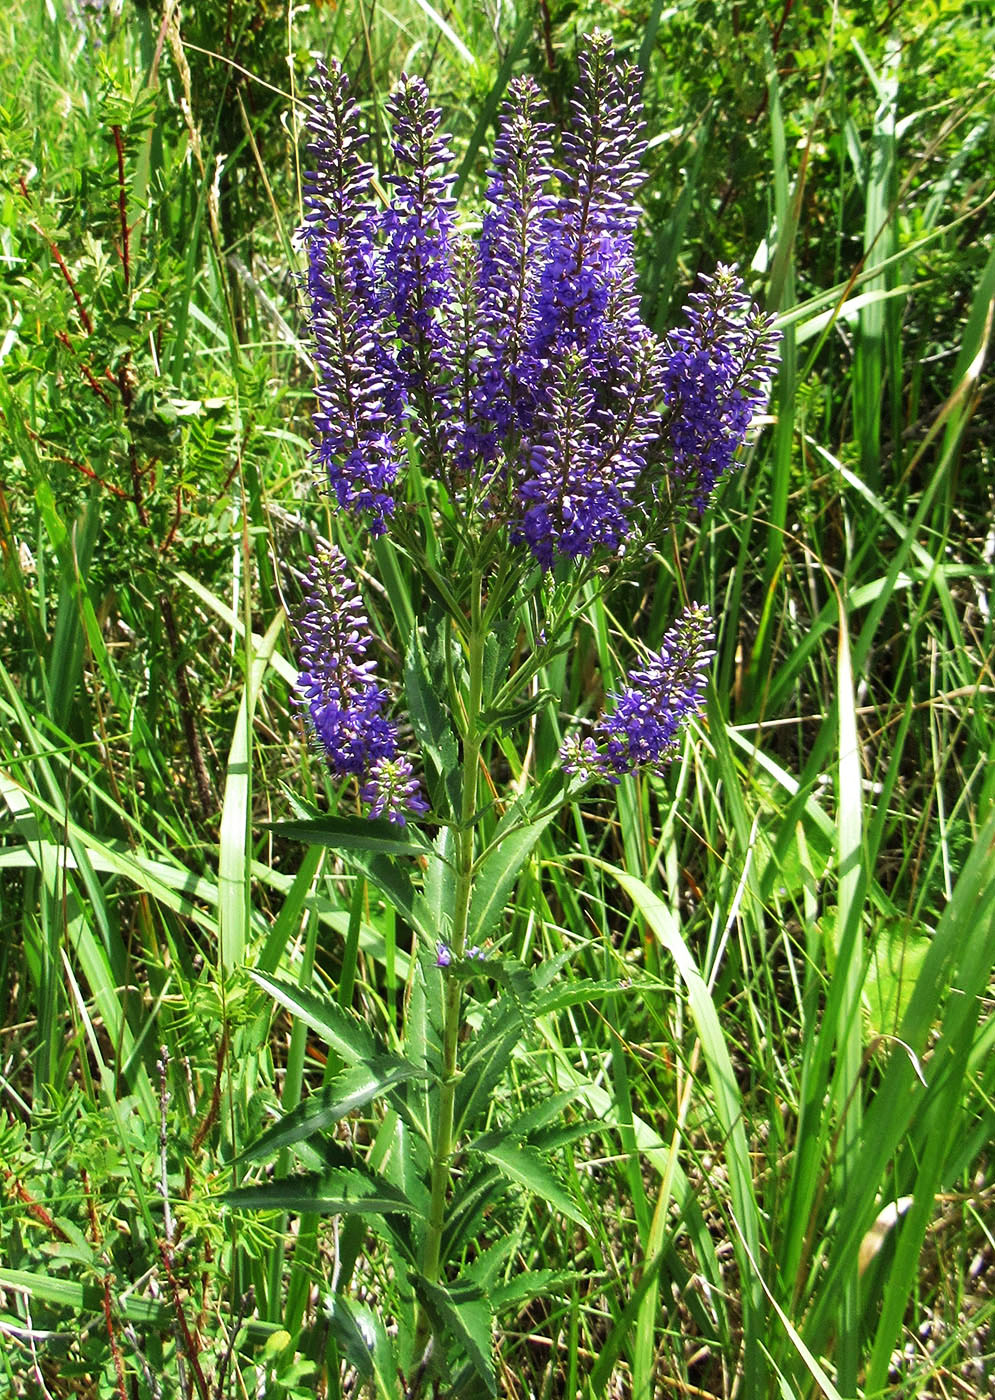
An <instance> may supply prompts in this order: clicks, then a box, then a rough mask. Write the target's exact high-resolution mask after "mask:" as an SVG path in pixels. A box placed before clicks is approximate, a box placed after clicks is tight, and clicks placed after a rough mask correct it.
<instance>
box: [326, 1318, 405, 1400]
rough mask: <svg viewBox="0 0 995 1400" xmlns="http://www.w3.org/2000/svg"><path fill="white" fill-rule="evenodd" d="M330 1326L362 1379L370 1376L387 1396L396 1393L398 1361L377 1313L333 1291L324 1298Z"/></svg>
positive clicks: (382, 1394)
mask: <svg viewBox="0 0 995 1400" xmlns="http://www.w3.org/2000/svg"><path fill="white" fill-rule="evenodd" d="M325 1316H326V1317H327V1318H328V1325H329V1330H330V1331H331V1333H332V1336H333V1337H334V1338H335V1341H336V1343H337V1344H338V1347H339V1350H340V1351H341V1352H342V1354H343V1356H344V1357H345V1358H346V1360H347V1361H348V1362H349V1364H350V1365H352V1366H354V1367H355V1368H356V1370H357V1371H358V1372H359V1375H360V1378H361V1379H363V1380H373V1381H374V1382H375V1384H376V1388H377V1394H378V1395H379V1396H381V1397H383V1398H384V1400H386V1397H394V1396H395V1395H396V1394H397V1385H396V1382H395V1381H394V1379H393V1378H394V1377H395V1375H396V1372H397V1365H396V1361H395V1358H394V1352H393V1348H392V1346H391V1343H390V1338H389V1337H388V1336H387V1333H386V1331H385V1330H384V1325H383V1322H382V1321H381V1320H380V1318H379V1317H378V1316H377V1314H376V1313H375V1312H374V1311H373V1310H372V1309H371V1308H368V1307H366V1306H365V1304H363V1303H358V1302H356V1301H355V1300H354V1299H352V1298H347V1297H345V1296H344V1295H343V1294H341V1293H333V1294H332V1295H331V1296H330V1297H329V1298H327V1299H326V1302H325Z"/></svg>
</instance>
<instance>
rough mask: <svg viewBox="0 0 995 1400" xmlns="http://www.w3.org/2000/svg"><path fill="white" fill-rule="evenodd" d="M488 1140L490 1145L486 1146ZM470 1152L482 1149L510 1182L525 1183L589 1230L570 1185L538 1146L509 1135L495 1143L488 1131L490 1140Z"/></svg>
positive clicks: (535, 1194) (577, 1223) (480, 1141)
mask: <svg viewBox="0 0 995 1400" xmlns="http://www.w3.org/2000/svg"><path fill="white" fill-rule="evenodd" d="M485 1143H486V1145H482V1144H485ZM470 1151H472V1152H479V1153H480V1155H481V1156H482V1157H485V1158H486V1159H487V1161H488V1162H493V1164H494V1166H496V1167H497V1168H498V1170H499V1171H500V1172H501V1173H502V1174H503V1175H504V1176H506V1177H507V1178H508V1180H509V1181H514V1182H516V1183H517V1184H518V1185H519V1186H524V1187H525V1189H526V1190H527V1191H531V1192H532V1194H533V1195H534V1196H539V1197H541V1198H542V1199H543V1200H545V1201H548V1202H549V1204H550V1205H551V1206H552V1207H553V1208H554V1209H555V1210H558V1211H559V1212H560V1214H561V1215H565V1216H566V1217H567V1219H568V1220H572V1221H573V1222H574V1224H576V1225H580V1226H581V1228H582V1229H584V1230H589V1226H588V1224H587V1221H586V1220H585V1218H584V1216H583V1215H582V1214H581V1212H580V1211H579V1210H578V1209H577V1207H576V1206H575V1205H574V1203H573V1201H572V1200H571V1199H570V1197H569V1196H568V1194H567V1191H566V1188H565V1187H564V1186H563V1184H562V1183H561V1182H560V1180H559V1179H558V1177H557V1176H556V1175H555V1173H554V1172H553V1170H552V1168H551V1167H550V1165H549V1163H548V1162H544V1161H543V1159H542V1158H541V1157H540V1156H539V1154H538V1152H536V1150H535V1149H534V1148H532V1147H523V1146H522V1145H521V1144H520V1143H516V1142H514V1141H513V1140H512V1139H510V1138H507V1137H505V1138H504V1140H503V1141H497V1142H495V1141H493V1135H492V1134H488V1138H487V1139H486V1140H485V1139H483V1138H481V1139H479V1140H478V1142H477V1143H471V1144H470Z"/></svg>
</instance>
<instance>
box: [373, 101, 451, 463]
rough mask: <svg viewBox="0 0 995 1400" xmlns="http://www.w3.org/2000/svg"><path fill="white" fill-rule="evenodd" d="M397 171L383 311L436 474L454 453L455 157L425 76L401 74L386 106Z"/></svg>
mask: <svg viewBox="0 0 995 1400" xmlns="http://www.w3.org/2000/svg"><path fill="white" fill-rule="evenodd" d="M387 111H388V115H389V116H390V119H391V124H392V136H393V139H392V141H391V145H392V148H393V151H394V156H395V158H396V160H397V173H396V174H394V175H391V176H390V177H389V178H390V184H391V185H392V187H393V199H392V200H391V204H390V208H389V209H388V210H387V211H386V214H385V215H384V228H385V231H386V238H387V241H386V246H385V247H384V250H383V259H382V263H381V268H382V273H383V278H384V297H385V306H386V309H387V311H388V312H389V314H390V317H391V320H392V323H393V328H394V333H395V335H396V336H397V339H398V340H399V342H400V350H399V352H398V357H397V365H398V369H397V373H398V388H399V391H400V393H401V394H402V395H403V396H404V397H405V399H413V401H414V403H415V404H416V405H417V410H418V411H417V413H416V414H415V415H414V418H413V420H412V426H413V427H414V428H415V429H416V432H418V434H419V436H420V437H421V439H422V445H423V448H425V449H427V451H428V456H429V458H430V459H434V460H433V461H431V466H432V468H433V469H434V470H436V471H440V470H443V471H444V470H445V466H446V462H445V458H446V456H447V453H450V452H451V451H452V450H453V447H454V445H455V438H454V434H453V423H452V419H453V414H454V402H455V399H456V397H457V395H458V385H457V384H456V383H455V380H454V375H453V368H454V358H455V357H456V356H457V355H458V353H459V347H458V345H457V343H456V341H455V337H454V331H455V318H456V309H455V308H456V302H457V295H456V286H455V282H454V242H455V225H454V221H453V210H454V208H455V201H454V200H453V199H452V197H451V192H452V187H453V184H454V182H455V179H456V177H455V175H451V174H448V173H447V168H448V166H449V163H450V162H451V160H452V158H453V152H452V150H451V148H450V146H449V137H448V136H446V135H440V134H439V121H440V118H441V116H442V113H441V111H440V110H439V109H438V108H437V107H433V106H432V105H431V99H430V96H429V91H428V88H427V87H426V86H425V84H424V82H423V81H422V79H421V78H416V77H408V76H407V75H406V74H402V75H401V81H400V84H399V85H398V87H397V89H396V90H395V91H394V93H393V94H392V96H391V98H390V101H389V102H388V104H387Z"/></svg>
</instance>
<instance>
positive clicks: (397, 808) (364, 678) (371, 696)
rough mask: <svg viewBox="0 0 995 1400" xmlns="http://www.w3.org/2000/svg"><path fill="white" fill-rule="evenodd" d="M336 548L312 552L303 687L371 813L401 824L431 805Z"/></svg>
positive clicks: (322, 732) (301, 644) (340, 769)
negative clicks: (392, 716) (401, 741)
mask: <svg viewBox="0 0 995 1400" xmlns="http://www.w3.org/2000/svg"><path fill="white" fill-rule="evenodd" d="M347 568H348V566H347V563H346V559H345V556H344V555H343V554H341V553H340V552H339V551H338V550H337V549H333V550H331V552H330V553H328V554H326V555H324V556H323V557H322V558H320V559H312V560H311V561H310V566H309V570H308V575H307V585H306V589H305V595H304V597H305V602H306V605H307V607H306V610H305V611H304V612H303V614H302V615H301V616H300V617H299V618H298V619H297V621H296V624H295V628H296V632H297V642H298V646H297V656H298V662H299V665H300V674H299V676H298V679H297V688H298V690H299V691H300V693H301V696H302V699H303V701H304V702H306V704H307V707H308V713H309V715H310V718H311V724H312V726H313V728H314V732H315V734H316V735H317V737H318V739H319V740H320V741H321V744H322V747H323V748H324V750H325V754H326V756H327V758H328V764H329V767H330V768H331V769H332V771H333V772H334V773H335V774H336V775H337V776H338V777H341V778H346V777H350V776H355V777H359V778H360V779H362V780H363V787H362V792H361V795H362V798H363V800H364V801H365V802H368V803H370V804H371V812H370V815H371V817H380V816H383V815H386V816H387V817H388V818H389V820H390V821H392V822H396V823H398V824H399V825H401V826H403V825H404V822H405V813H406V812H426V811H427V810H428V807H427V805H426V803H425V801H424V800H423V798H422V797H421V794H420V789H419V786H418V783H417V781H416V780H415V779H413V778H412V776H411V764H410V763H409V762H408V760H407V758H405V757H404V755H403V754H399V753H398V752H397V729H396V726H395V725H394V724H392V723H391V721H390V720H389V719H387V717H386V716H385V714H384V709H385V708H386V706H387V703H388V701H389V698H390V697H389V695H388V693H387V691H386V690H384V689H383V688H382V687H381V686H380V685H379V684H378V682H377V680H376V677H375V675H374V668H375V663H374V662H373V661H372V660H370V659H368V657H367V652H368V651H369V648H370V645H371V643H372V640H373V634H372V632H371V630H370V624H369V621H368V619H367V617H366V614H365V613H364V612H363V606H362V603H361V601H360V597H359V589H358V588H357V586H356V583H355V581H354V580H353V579H352V578H351V577H350V575H349V573H348V571H347Z"/></svg>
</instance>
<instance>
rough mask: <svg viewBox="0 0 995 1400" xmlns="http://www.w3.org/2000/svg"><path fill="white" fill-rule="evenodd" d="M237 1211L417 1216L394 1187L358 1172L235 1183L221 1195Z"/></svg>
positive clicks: (412, 1207) (302, 1175) (401, 1193)
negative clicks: (257, 1182)
mask: <svg viewBox="0 0 995 1400" xmlns="http://www.w3.org/2000/svg"><path fill="white" fill-rule="evenodd" d="M221 1200H223V1201H224V1202H225V1203H226V1204H227V1205H229V1206H234V1207H236V1208H237V1209H239V1210H280V1211H289V1212H291V1213H292V1214H294V1215H420V1212H419V1211H418V1209H417V1208H416V1206H415V1205H414V1204H413V1203H412V1202H411V1201H409V1200H408V1198H407V1196H406V1195H405V1194H404V1192H403V1191H401V1190H400V1189H399V1188H398V1187H397V1186H392V1185H391V1183H390V1182H389V1181H386V1180H385V1179H384V1178H383V1177H379V1176H374V1175H373V1174H372V1173H371V1174H370V1175H366V1174H365V1173H363V1172H360V1171H338V1172H332V1173H326V1174H324V1175H319V1174H317V1173H315V1172H307V1173H302V1174H301V1175H299V1176H287V1177H282V1178H280V1179H279V1180H277V1181H267V1182H261V1183H260V1184H259V1185H257V1186H236V1187H234V1188H233V1189H232V1190H231V1191H226V1192H224V1194H223V1195H222V1197H221Z"/></svg>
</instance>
